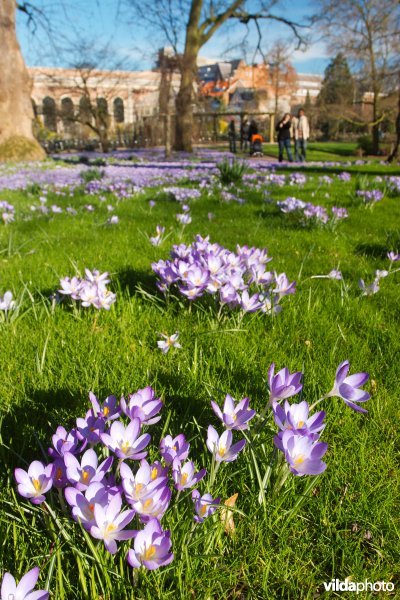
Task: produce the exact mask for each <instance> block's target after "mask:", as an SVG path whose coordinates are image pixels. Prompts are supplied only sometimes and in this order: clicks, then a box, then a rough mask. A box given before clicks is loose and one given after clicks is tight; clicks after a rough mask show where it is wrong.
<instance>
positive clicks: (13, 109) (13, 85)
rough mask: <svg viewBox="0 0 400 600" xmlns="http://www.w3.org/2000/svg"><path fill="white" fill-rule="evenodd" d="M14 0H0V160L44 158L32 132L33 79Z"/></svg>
mask: <svg viewBox="0 0 400 600" xmlns="http://www.w3.org/2000/svg"><path fill="white" fill-rule="evenodd" d="M15 12H16V2H15V0H1V2H0V48H1V52H0V160H19V159H21V160H25V159H34V160H35V159H39V158H43V157H44V155H45V153H44V150H43V149H42V148H41V147H40V145H39V144H38V142H37V141H36V140H35V138H34V136H33V132H32V120H33V116H34V115H33V108H32V102H31V89H32V82H31V79H30V77H29V74H28V71H27V68H26V66H25V63H24V59H23V57H22V54H21V49H20V47H19V44H18V40H17V36H16V30H15Z"/></svg>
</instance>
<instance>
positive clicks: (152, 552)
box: [143, 545, 157, 560]
mask: <svg viewBox="0 0 400 600" xmlns="http://www.w3.org/2000/svg"><path fill="white" fill-rule="evenodd" d="M156 552H157V550H156V548H155V546H153V545H151V546H149V547H148V548H147V550H146V552H145V553H144V554H143V560H151V559H152V558H153V556H154V555H155V553H156Z"/></svg>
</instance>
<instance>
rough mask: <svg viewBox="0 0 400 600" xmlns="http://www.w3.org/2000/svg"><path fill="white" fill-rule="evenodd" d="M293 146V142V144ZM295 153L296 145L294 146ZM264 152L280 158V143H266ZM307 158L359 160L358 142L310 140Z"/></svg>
mask: <svg viewBox="0 0 400 600" xmlns="http://www.w3.org/2000/svg"><path fill="white" fill-rule="evenodd" d="M292 146H293V144H292ZM292 151H293V154H294V146H293V148H292ZM264 154H265V155H266V156H273V157H274V158H278V145H277V144H272V145H270V144H265V145H264ZM307 160H311V161H314V160H315V161H320V160H321V161H343V160H346V161H352V162H354V161H357V160H360V157H359V156H357V143H356V142H309V144H308V147H307Z"/></svg>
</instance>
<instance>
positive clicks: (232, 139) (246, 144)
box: [228, 119, 259, 154]
mask: <svg viewBox="0 0 400 600" xmlns="http://www.w3.org/2000/svg"><path fill="white" fill-rule="evenodd" d="M258 135H259V134H258V125H257V123H256V122H255V121H254V120H253V121H250V123H249V122H248V121H247V119H243V120H242V121H241V123H240V137H239V141H240V150H241V151H243V152H246V151H247V150H248V149H250V154H253V153H254V137H258ZM228 138H229V151H230V152H233V153H234V154H236V125H235V120H234V119H232V120H231V121H230V122H229V127H228Z"/></svg>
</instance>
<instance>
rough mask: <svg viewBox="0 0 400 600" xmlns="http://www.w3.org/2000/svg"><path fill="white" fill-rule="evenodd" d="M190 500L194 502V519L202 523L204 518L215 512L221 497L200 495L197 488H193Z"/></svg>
mask: <svg viewBox="0 0 400 600" xmlns="http://www.w3.org/2000/svg"><path fill="white" fill-rule="evenodd" d="M192 500H193V502H194V509H195V511H196V513H197V514H196V515H195V517H194V520H195V521H196V522H197V523H203V521H204V519H206V518H207V517H209V516H211V515H212V514H213V513H215V511H216V510H217V508H218V506H219V504H220V502H221V498H215V499H213V497H212V496H211V494H204V496H200V492H199V490H193V492H192Z"/></svg>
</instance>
